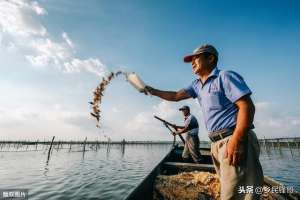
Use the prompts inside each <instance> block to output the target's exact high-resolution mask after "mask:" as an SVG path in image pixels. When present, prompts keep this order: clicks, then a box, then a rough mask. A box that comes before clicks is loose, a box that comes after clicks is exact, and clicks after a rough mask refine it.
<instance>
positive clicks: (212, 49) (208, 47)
mask: <svg viewBox="0 0 300 200" xmlns="http://www.w3.org/2000/svg"><path fill="white" fill-rule="evenodd" d="M201 53H211V54H213V55H215V56H216V57H218V56H219V54H218V51H217V49H216V48H215V47H214V46H213V45H210V44H204V45H202V46H200V47H198V48H196V49H195V50H194V51H193V54H190V55H187V56H185V57H184V58H183V61H184V62H186V63H188V62H192V60H193V57H194V56H197V55H199V54H201Z"/></svg>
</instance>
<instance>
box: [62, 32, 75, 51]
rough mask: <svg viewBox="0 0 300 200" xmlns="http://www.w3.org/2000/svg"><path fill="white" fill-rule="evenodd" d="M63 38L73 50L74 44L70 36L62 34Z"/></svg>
mask: <svg viewBox="0 0 300 200" xmlns="http://www.w3.org/2000/svg"><path fill="white" fill-rule="evenodd" d="M62 37H63V38H64V40H65V41H66V43H67V44H68V45H69V46H70V47H71V48H72V49H73V48H74V44H73V42H72V40H71V39H70V38H69V36H68V34H67V33H66V32H63V33H62Z"/></svg>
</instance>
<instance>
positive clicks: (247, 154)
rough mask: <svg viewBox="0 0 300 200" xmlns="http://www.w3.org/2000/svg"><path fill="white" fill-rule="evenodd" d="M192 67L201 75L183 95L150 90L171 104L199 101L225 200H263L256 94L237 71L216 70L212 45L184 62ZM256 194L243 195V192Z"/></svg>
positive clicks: (216, 60) (216, 53) (214, 52)
mask: <svg viewBox="0 0 300 200" xmlns="http://www.w3.org/2000/svg"><path fill="white" fill-rule="evenodd" d="M184 62H191V63H192V69H193V72H194V73H195V74H196V75H197V76H198V79H196V80H194V81H193V82H192V83H191V84H190V85H189V86H188V87H186V88H183V89H181V90H179V91H162V90H158V89H154V88H152V87H150V86H147V87H146V90H147V91H148V92H150V93H151V94H152V95H154V96H158V97H160V98H163V99H165V100H168V101H180V100H184V99H188V98H197V100H198V102H199V104H200V106H201V109H202V112H203V116H204V122H205V126H206V129H207V130H208V132H209V138H210V139H211V140H212V144H211V153H212V159H213V162H214V166H215V169H216V172H217V174H218V175H219V177H220V183H221V199H222V200H227V199H259V194H256V193H255V188H256V187H261V185H262V182H263V171H262V167H261V164H260V162H259V144H258V141H257V137H256V135H255V133H254V131H253V130H252V129H253V128H254V126H253V124H252V123H253V118H254V113H255V107H254V104H253V102H252V100H251V97H250V95H251V94H252V92H251V90H250V89H249V88H248V86H247V84H246V83H245V81H244V79H243V78H242V77H241V76H240V75H239V74H238V73H236V72H233V71H224V70H220V69H218V68H217V62H218V52H217V50H216V49H215V47H213V46H212V45H202V46H201V47H198V48H197V49H195V50H194V52H193V53H192V54H191V55H188V56H186V57H185V58H184ZM242 187H243V188H248V187H251V188H253V190H252V191H253V192H249V193H247V194H245V193H240V192H239V191H240V188H242Z"/></svg>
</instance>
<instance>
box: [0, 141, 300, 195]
mask: <svg viewBox="0 0 300 200" xmlns="http://www.w3.org/2000/svg"><path fill="white" fill-rule="evenodd" d="M205 145H207V144H203V145H202V146H205ZM207 146H208V145H207ZM35 148H36V147H35ZM170 148H171V145H170V144H159V145H158V144H156V145H153V144H152V145H151V144H147V145H135V144H133V145H128V144H126V145H124V144H120V145H114V144H108V145H104V144H101V145H99V144H95V145H90V146H87V147H86V151H83V149H84V147H83V146H82V145H74V144H73V145H72V146H71V145H61V146H59V145H57V146H56V147H53V149H55V150H54V151H53V149H52V151H51V152H52V153H50V156H49V159H48V157H47V156H48V151H47V150H46V149H42V150H41V151H28V152H1V153H0V180H1V181H0V188H6V189H9V188H27V189H29V195H30V199H123V198H124V197H126V195H128V194H129V192H130V191H131V190H132V189H133V188H134V187H135V186H136V185H137V184H138V183H139V182H141V181H142V180H143V178H144V177H145V176H146V175H147V174H148V173H149V172H150V171H151V170H152V169H153V167H154V166H155V165H156V164H157V163H158V162H159V161H160V160H161V159H162V158H163V157H164V156H165V155H166V153H167V152H168V151H169V150H170ZM292 151H293V152H291V149H289V148H280V149H272V148H269V149H265V148H262V153H261V157H260V160H261V163H262V165H263V168H264V173H265V175H269V176H271V177H274V178H275V179H276V180H278V181H281V182H283V183H284V184H287V185H289V186H293V187H294V188H295V189H297V190H298V191H299V190H300V185H299V180H300V171H299V169H300V152H299V149H293V150H292ZM46 158H47V159H46ZM45 160H46V161H45Z"/></svg>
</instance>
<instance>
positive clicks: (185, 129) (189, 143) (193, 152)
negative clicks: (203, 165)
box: [173, 106, 201, 163]
mask: <svg viewBox="0 0 300 200" xmlns="http://www.w3.org/2000/svg"><path fill="white" fill-rule="evenodd" d="M179 110H180V111H182V114H183V116H184V126H176V125H173V127H174V128H175V129H178V130H177V131H176V134H183V133H187V135H186V138H185V144H184V149H183V153H182V158H183V160H184V161H188V160H189V157H190V156H191V157H192V159H193V161H194V162H195V163H200V161H201V154H200V151H199V144H200V142H199V137H198V132H199V125H198V121H197V119H196V117H195V116H194V115H192V114H191V112H190V107H188V106H183V107H181V108H180V109H179Z"/></svg>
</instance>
